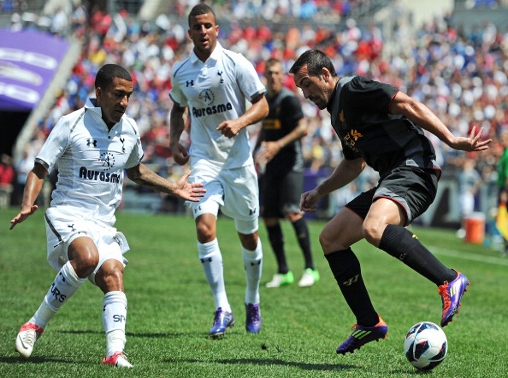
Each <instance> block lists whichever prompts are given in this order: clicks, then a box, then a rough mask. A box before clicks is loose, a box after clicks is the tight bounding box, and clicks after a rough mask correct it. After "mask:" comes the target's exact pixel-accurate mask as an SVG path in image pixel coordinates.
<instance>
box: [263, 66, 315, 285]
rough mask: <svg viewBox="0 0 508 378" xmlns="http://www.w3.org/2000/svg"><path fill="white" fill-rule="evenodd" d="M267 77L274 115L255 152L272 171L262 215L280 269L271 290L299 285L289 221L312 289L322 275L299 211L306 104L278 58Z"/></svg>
mask: <svg viewBox="0 0 508 378" xmlns="http://www.w3.org/2000/svg"><path fill="white" fill-rule="evenodd" d="M264 76H265V79H266V86H267V96H266V98H267V101H268V105H269V109H270V111H269V113H268V116H267V117H266V118H265V119H264V120H263V122H262V125H261V130H260V133H259V136H258V139H257V142H256V148H255V149H254V152H255V160H256V163H257V164H258V165H260V166H266V167H265V171H264V173H262V178H261V179H260V196H261V198H262V202H261V216H262V217H263V221H264V223H265V226H266V230H267V232H268V239H269V240H270V245H271V246H272V250H273V252H274V253H275V258H276V260H277V267H278V269H277V273H276V274H274V276H273V278H272V280H271V281H270V282H268V283H267V284H266V286H267V287H280V286H283V285H290V284H292V283H293V282H294V275H293V272H292V271H291V270H290V269H289V267H288V264H287V260H286V253H285V251H284V235H283V233H282V228H281V225H280V221H279V220H280V219H284V218H287V219H288V220H289V221H290V222H291V225H292V226H293V229H294V231H295V235H296V238H297V240H298V244H299V245H300V249H301V251H302V253H303V257H304V263H305V266H304V271H303V275H302V277H301V279H300V281H299V282H298V286H300V287H309V286H312V285H314V283H316V282H317V281H319V273H318V271H317V270H315V269H314V263H313V260H312V250H311V245H310V237H309V228H308V227H307V221H306V220H305V219H304V217H303V213H302V212H301V211H300V209H299V208H298V204H299V201H300V195H301V193H302V191H303V168H304V161H303V155H302V143H301V138H302V137H304V136H305V135H306V134H307V123H306V121H305V118H304V116H303V112H302V107H301V105H300V100H299V99H298V98H297V97H296V96H295V95H294V93H293V92H291V91H290V90H289V89H287V88H286V87H284V86H283V79H284V73H283V71H282V63H281V62H280V61H279V60H278V59H275V58H272V59H269V60H268V61H267V62H266V64H265V71H264Z"/></svg>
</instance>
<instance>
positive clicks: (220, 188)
mask: <svg viewBox="0 0 508 378" xmlns="http://www.w3.org/2000/svg"><path fill="white" fill-rule="evenodd" d="M191 170H192V173H191V176H190V178H189V182H198V183H202V184H203V185H204V188H205V189H206V193H205V196H204V197H203V198H201V199H200V201H199V202H187V205H189V206H190V208H191V209H192V214H193V216H194V219H196V218H197V217H198V216H200V215H201V214H205V213H206V214H214V215H215V217H217V215H218V213H219V209H220V210H221V211H222V213H223V214H224V215H226V216H228V217H230V218H233V219H234V220H235V225H236V230H237V231H238V232H240V233H242V234H252V233H254V232H256V231H257V230H258V217H259V197H258V190H259V189H258V177H257V173H256V170H255V169H254V165H248V166H246V167H240V168H235V169H222V168H220V167H217V166H216V165H213V164H210V163H208V162H206V161H204V160H201V161H199V162H198V163H197V164H196V165H195V166H193V167H191Z"/></svg>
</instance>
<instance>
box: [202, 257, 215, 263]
mask: <svg viewBox="0 0 508 378" xmlns="http://www.w3.org/2000/svg"><path fill="white" fill-rule="evenodd" d="M200 260H201V264H204V263H205V262H207V261H208V262H212V258H211V257H209V258H207V259H200Z"/></svg>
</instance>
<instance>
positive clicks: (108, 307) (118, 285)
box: [95, 257, 133, 368]
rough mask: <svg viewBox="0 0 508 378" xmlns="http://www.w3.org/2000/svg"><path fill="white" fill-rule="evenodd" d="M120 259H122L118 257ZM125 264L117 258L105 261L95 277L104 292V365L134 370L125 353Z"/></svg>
mask: <svg viewBox="0 0 508 378" xmlns="http://www.w3.org/2000/svg"><path fill="white" fill-rule="evenodd" d="M118 258H120V257H118ZM123 269H124V264H123V263H122V262H120V261H119V260H117V259H116V258H110V259H107V260H105V261H104V262H103V263H102V265H101V266H100V268H99V270H98V271H97V273H96V275H95V282H96V284H97V286H99V287H100V289H101V290H102V291H103V292H104V298H103V306H102V309H103V310H102V323H103V326H104V332H105V334H106V357H104V358H103V360H102V363H103V364H106V365H111V366H115V367H124V368H132V367H133V366H132V365H131V363H130V362H129V361H128V360H127V357H126V355H125V353H124V348H125V343H126V341H127V339H126V336H125V327H126V322H127V297H126V295H125V293H124V292H123V290H124V284H123Z"/></svg>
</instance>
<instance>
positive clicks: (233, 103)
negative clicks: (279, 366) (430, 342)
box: [170, 4, 268, 338]
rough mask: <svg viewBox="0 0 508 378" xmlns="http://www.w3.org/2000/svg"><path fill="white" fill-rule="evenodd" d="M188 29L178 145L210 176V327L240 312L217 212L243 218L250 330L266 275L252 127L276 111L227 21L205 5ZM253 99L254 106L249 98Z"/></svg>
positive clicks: (177, 98) (176, 83) (179, 88)
mask: <svg viewBox="0 0 508 378" xmlns="http://www.w3.org/2000/svg"><path fill="white" fill-rule="evenodd" d="M188 21H189V30H188V34H189V37H190V38H191V40H192V42H193V44H194V49H193V51H192V53H191V55H190V57H189V58H187V59H185V60H184V61H182V62H179V63H178V64H176V65H175V67H174V70H173V74H172V81H171V82H172V86H173V88H172V90H171V91H170V96H171V98H172V100H173V101H174V106H173V109H172V110H171V119H170V126H171V142H170V147H171V152H172V154H173V157H174V159H175V161H176V162H177V163H178V164H186V163H187V162H188V161H189V159H190V166H191V171H192V174H191V177H190V178H189V181H191V182H200V183H203V184H204V186H205V188H206V190H207V192H206V194H205V198H204V199H203V200H201V202H200V203H199V204H194V203H191V206H192V211H193V215H194V219H195V222H196V229H197V239H198V243H197V245H198V254H199V258H200V260H201V264H202V267H203V271H204V273H205V276H206V278H207V280H208V283H209V285H210V288H211V291H212V294H213V297H214V300H215V308H216V310H215V318H214V321H213V325H212V328H211V329H210V331H209V334H210V336H211V337H212V338H215V337H219V336H222V335H224V332H225V331H226V328H227V327H232V326H233V324H234V322H235V318H234V316H233V311H232V309H231V306H230V304H229V301H228V297H227V295H226V289H225V284H224V274H223V267H222V261H223V260H222V254H221V250H220V248H219V243H218V241H217V231H216V226H217V215H218V212H219V209H220V210H221V211H222V213H223V214H225V215H227V216H229V217H231V218H233V219H234V220H235V226H236V230H237V232H238V236H239V238H240V241H241V244H242V257H243V264H244V268H245V273H246V281H247V287H246V292H245V298H244V299H245V309H246V324H245V327H246V330H247V332H250V333H258V332H259V331H260V329H261V314H260V309H259V282H260V278H261V270H262V258H263V253H262V248H261V241H260V239H259V238H258V216H259V201H258V183H257V175H256V172H255V169H254V163H253V160H252V156H251V149H250V146H249V139H248V138H249V137H248V133H247V129H246V127H247V126H249V125H251V124H254V123H256V122H258V121H260V120H261V119H263V118H264V117H266V115H267V114H268V103H267V102H266V99H265V97H264V93H265V91H266V89H265V87H264V85H263V84H262V83H261V81H260V80H259V77H258V75H257V73H256V71H255V69H254V67H253V65H252V64H251V63H250V62H249V61H248V60H247V59H246V58H245V57H244V56H242V55H241V54H237V53H234V52H232V51H229V50H226V49H224V48H223V47H222V46H221V45H220V43H219V42H218V41H217V36H218V33H219V26H218V25H217V24H216V18H215V14H214V12H213V10H212V9H211V8H210V7H209V6H208V5H206V4H198V5H196V6H195V7H193V8H192V10H191V12H190V14H189V18H188ZM246 100H248V101H250V103H251V104H252V106H251V107H250V108H249V109H247V102H246ZM187 110H188V115H189V117H190V123H191V126H190V139H191V141H192V144H191V146H190V150H189V152H187V150H186V148H185V147H184V146H183V145H182V144H180V142H179V141H180V136H181V134H182V132H183V130H184V128H185V119H186V112H187Z"/></svg>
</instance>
